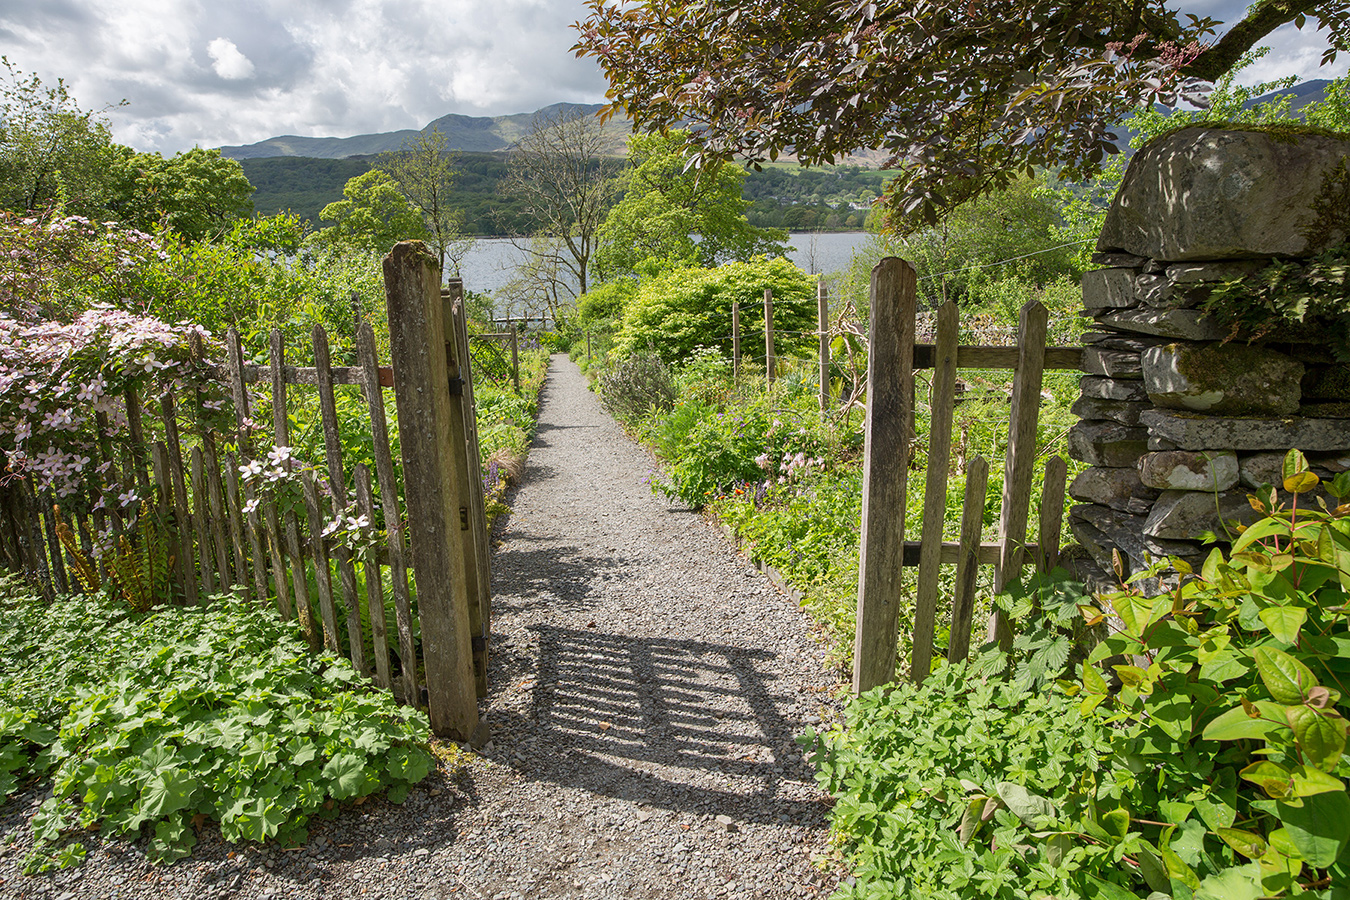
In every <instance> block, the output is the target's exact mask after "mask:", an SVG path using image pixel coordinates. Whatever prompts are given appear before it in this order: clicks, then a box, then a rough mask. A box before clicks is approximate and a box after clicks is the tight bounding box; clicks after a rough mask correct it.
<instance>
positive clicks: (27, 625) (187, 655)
mask: <svg viewBox="0 0 1350 900" xmlns="http://www.w3.org/2000/svg"><path fill="white" fill-rule="evenodd" d="M5 588H6V589H5V590H4V591H3V596H2V597H0V603H2V604H3V609H4V616H3V617H2V618H0V783H3V785H4V786H5V788H6V793H7V794H8V793H11V792H12V791H13V790H14V789H15V788H16V787H17V786H18V785H19V784H21V783H24V782H27V781H28V780H30V779H32V778H34V777H36V776H42V775H46V774H47V773H50V777H51V779H52V783H53V793H52V796H51V797H49V798H48V799H47V800H46V801H44V802H43V804H42V806H41V808H40V809H39V811H38V814H37V815H36V816H35V817H34V820H33V833H34V839H35V846H34V850H33V852H32V854H31V855H30V856H29V858H28V860H27V861H26V862H25V868H26V870H28V871H38V870H41V869H44V868H49V867H51V866H53V865H64V864H70V863H74V862H77V861H78V860H79V859H80V858H82V856H83V852H82V849H79V848H78V847H77V846H76V845H71V844H68V843H66V845H65V846H63V843H65V842H66V841H67V837H66V836H67V835H68V834H70V833H72V832H75V831H76V830H78V829H82V828H88V827H92V826H94V825H95V824H96V823H101V827H102V830H103V833H105V834H122V835H129V836H133V837H134V836H139V835H141V834H147V835H148V836H149V837H150V848H149V852H150V855H151V858H152V859H155V860H157V861H161V862H168V861H172V860H174V859H177V858H180V857H181V856H184V855H186V854H187V853H188V852H189V851H190V849H191V847H192V845H193V844H194V843H195V840H196V838H195V835H194V831H193V828H192V825H191V822H192V819H193V818H194V817H195V816H201V817H204V818H206V819H211V820H215V821H217V822H219V823H220V828H221V833H222V835H223V836H224V837H225V839H226V840H230V841H241V840H254V841H263V840H266V839H267V838H277V839H278V840H281V841H283V842H287V843H294V842H298V841H303V840H304V838H305V835H306V824H307V822H308V821H309V819H310V818H311V817H313V816H315V815H332V814H334V813H335V812H336V805H335V804H336V802H338V801H342V800H348V799H353V798H356V797H363V796H366V795H369V794H371V793H374V792H377V791H381V790H387V791H388V792H389V797H390V799H391V800H393V801H394V802H401V800H402V798H403V797H404V796H406V795H407V791H408V788H409V786H410V785H412V784H415V783H416V782H418V781H420V780H421V779H422V778H423V777H425V776H426V775H427V773H428V772H430V771H431V768H432V766H433V764H434V763H433V759H432V757H431V755H430V753H429V751H428V747H427V740H428V727H427V723H426V719H425V717H424V716H423V715H422V714H420V713H418V712H416V711H414V710H410V709H407V708H405V707H399V706H397V705H396V704H395V703H394V701H393V699H392V698H391V697H389V696H388V695H387V694H384V693H381V692H377V691H374V690H371V689H369V688H368V687H367V686H366V683H365V681H364V679H363V678H362V677H361V676H360V675H359V674H357V673H356V672H355V671H354V670H353V669H352V668H351V667H350V665H349V664H348V663H347V662H346V661H345V660H341V659H338V658H336V657H334V656H332V655H324V656H314V655H311V654H310V653H309V651H308V650H307V649H306V647H305V646H304V644H303V643H302V642H301V641H300V640H299V639H298V638H297V637H296V636H295V634H294V629H293V627H290V626H287V625H286V624H284V623H282V622H281V621H280V620H279V619H278V618H277V617H276V616H275V614H273V613H272V612H270V611H268V610H265V609H250V608H246V607H241V606H238V605H236V604H235V602H234V601H233V599H232V598H219V599H218V600H216V601H215V602H214V603H213V605H212V606H210V607H207V608H190V609H188V608H181V607H164V608H160V609H157V610H156V611H154V612H152V613H149V614H135V613H129V612H128V611H127V610H126V608H125V606H123V605H121V604H119V603H118V602H116V601H112V600H108V599H104V598H97V597H79V598H75V597H71V598H61V599H60V600H59V601H58V602H56V603H54V604H51V605H47V604H44V603H42V602H41V601H40V600H35V599H32V598H30V597H26V596H23V595H22V594H21V593H20V592H19V591H18V590H16V588H15V586H14V585H13V584H12V583H11V584H7V585H5Z"/></svg>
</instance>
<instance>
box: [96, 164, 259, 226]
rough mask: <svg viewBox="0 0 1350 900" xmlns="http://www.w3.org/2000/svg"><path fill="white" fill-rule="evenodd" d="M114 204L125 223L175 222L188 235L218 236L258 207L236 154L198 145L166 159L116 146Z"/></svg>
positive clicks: (146, 224) (149, 224)
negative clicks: (227, 155) (231, 156)
mask: <svg viewBox="0 0 1350 900" xmlns="http://www.w3.org/2000/svg"><path fill="white" fill-rule="evenodd" d="M117 149H118V150H119V151H120V153H119V157H120V158H119V160H118V162H117V164H116V165H115V166H114V167H113V168H114V173H113V176H112V181H113V184H114V187H113V189H112V191H111V196H110V198H109V201H108V207H109V210H110V211H111V212H112V213H113V215H114V216H115V217H116V218H117V219H119V220H120V221H121V222H122V223H123V224H124V225H130V226H132V227H135V228H139V229H141V230H142V231H153V230H154V229H155V228H157V227H166V228H171V229H173V230H174V231H176V232H178V233H179V234H181V235H182V236H183V237H185V238H187V239H188V240H204V239H215V238H218V237H220V236H221V235H223V234H225V233H226V232H227V231H229V230H230V227H231V226H232V225H233V224H234V222H235V221H236V220H237V219H240V218H243V217H246V216H249V215H251V214H252V212H253V202H252V201H251V200H250V199H249V196H250V195H251V194H252V193H253V185H252V184H250V183H249V180H248V178H247V177H246V176H245V175H244V169H243V167H242V166H240V165H239V162H238V161H237V160H233V159H225V158H224V157H223V156H221V155H220V151H219V150H203V149H202V148H201V147H194V148H192V149H191V150H188V151H185V152H183V153H177V154H175V155H173V156H172V157H170V158H169V159H165V158H164V157H162V156H160V155H159V154H158V153H135V152H134V151H132V150H131V148H129V147H119V148H117Z"/></svg>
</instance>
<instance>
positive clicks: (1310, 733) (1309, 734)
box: [1285, 706, 1345, 772]
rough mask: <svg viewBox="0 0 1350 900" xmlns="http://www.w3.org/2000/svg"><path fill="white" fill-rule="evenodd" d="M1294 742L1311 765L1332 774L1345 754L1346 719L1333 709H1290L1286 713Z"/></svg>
mask: <svg viewBox="0 0 1350 900" xmlns="http://www.w3.org/2000/svg"><path fill="white" fill-rule="evenodd" d="M1285 715H1287V716H1288V717H1289V727H1291V728H1293V729H1294V740H1295V741H1296V742H1297V743H1298V748H1299V749H1300V750H1302V751H1303V755H1304V757H1305V758H1306V759H1307V760H1308V762H1310V763H1312V764H1313V765H1314V766H1316V767H1317V768H1319V769H1321V770H1323V771H1325V772H1329V771H1331V770H1333V769H1335V768H1336V762H1337V761H1338V760H1339V759H1340V758H1341V753H1343V752H1344V751H1345V720H1344V719H1342V718H1341V717H1340V716H1339V715H1337V714H1336V713H1335V712H1333V711H1331V710H1320V709H1312V708H1310V707H1307V706H1291V707H1289V708H1288V709H1286V710H1285Z"/></svg>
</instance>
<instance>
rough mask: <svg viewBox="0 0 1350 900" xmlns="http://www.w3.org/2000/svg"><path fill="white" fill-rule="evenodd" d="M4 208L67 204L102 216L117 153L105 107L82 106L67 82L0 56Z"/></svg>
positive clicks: (0, 195) (0, 197)
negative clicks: (46, 78) (51, 81)
mask: <svg viewBox="0 0 1350 900" xmlns="http://www.w3.org/2000/svg"><path fill="white" fill-rule="evenodd" d="M0 65H3V66H4V68H5V74H4V80H3V84H0V209H4V210H8V211H10V212H16V213H24V212H28V211H29V210H42V209H46V208H48V207H51V206H55V205H57V204H63V205H64V207H65V209H66V211H67V212H70V213H74V214H77V215H87V216H92V217H97V218H102V217H103V216H102V212H103V210H104V208H105V204H106V202H107V199H108V172H109V170H110V168H111V166H112V163H113V160H114V157H115V155H116V154H115V151H114V147H113V143H112V133H111V131H110V130H109V128H108V122H107V120H106V119H104V118H102V112H105V111H106V110H103V111H94V110H85V109H81V108H80V107H79V105H78V104H77V103H76V102H75V98H74V97H72V96H71V95H70V91H69V90H68V89H67V87H66V83H65V81H64V80H62V79H57V82H56V85H55V86H54V87H49V86H47V85H44V84H43V83H42V80H41V79H40V78H39V77H38V76H37V75H36V74H26V73H24V72H22V71H20V70H19V69H18V68H17V67H15V65H14V64H13V63H12V62H10V60H9V58H8V57H0Z"/></svg>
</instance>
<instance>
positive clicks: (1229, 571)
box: [1082, 451, 1350, 898]
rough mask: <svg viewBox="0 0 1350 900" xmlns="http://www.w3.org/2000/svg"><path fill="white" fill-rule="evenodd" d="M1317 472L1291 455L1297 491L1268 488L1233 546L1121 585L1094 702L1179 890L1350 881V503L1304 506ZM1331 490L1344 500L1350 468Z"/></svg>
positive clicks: (1317, 886) (1263, 893) (1145, 830)
mask: <svg viewBox="0 0 1350 900" xmlns="http://www.w3.org/2000/svg"><path fill="white" fill-rule="evenodd" d="M1317 486H1318V478H1317V476H1316V475H1315V474H1313V473H1312V472H1310V471H1309V470H1308V465H1307V461H1306V460H1305V459H1304V457H1303V455H1302V454H1301V453H1299V452H1298V451H1291V452H1290V453H1289V455H1288V456H1287V457H1286V458H1285V467H1284V481H1283V488H1284V489H1285V490H1286V491H1288V492H1290V493H1291V494H1293V496H1294V500H1293V502H1292V503H1291V504H1290V506H1289V507H1288V508H1284V507H1282V506H1277V505H1275V503H1274V500H1275V498H1276V494H1275V492H1274V491H1270V492H1269V493H1268V494H1267V495H1266V498H1265V499H1264V500H1255V501H1254V502H1255V503H1256V504H1257V505H1258V506H1260V507H1261V508H1262V509H1263V511H1264V512H1265V513H1266V516H1265V518H1262V519H1261V520H1259V521H1258V522H1256V523H1255V524H1253V525H1251V526H1249V527H1248V528H1247V529H1246V530H1245V531H1243V533H1242V534H1241V535H1240V536H1239V538H1238V539H1237V540H1236V541H1235V542H1234V543H1233V547H1232V552H1231V555H1230V556H1229V557H1228V558H1227V559H1225V558H1224V556H1223V554H1222V553H1220V552H1219V551H1218V550H1215V551H1214V552H1213V553H1211V554H1210V556H1209V558H1208V559H1207V560H1206V562H1205V564H1204V566H1203V568H1202V570H1201V571H1200V572H1199V573H1193V575H1192V577H1190V578H1188V579H1187V580H1186V581H1185V583H1183V584H1182V585H1181V586H1179V587H1178V588H1177V589H1176V590H1174V591H1172V592H1170V593H1168V594H1163V595H1161V596H1158V597H1146V596H1143V595H1141V594H1140V593H1139V592H1137V591H1123V592H1120V593H1117V594H1114V595H1112V596H1110V597H1108V598H1106V599H1107V603H1108V604H1109V605H1110V608H1111V609H1112V611H1114V613H1115V615H1116V616H1117V617H1118V618H1119V620H1120V622H1121V623H1123V626H1124V628H1123V630H1122V631H1120V632H1118V633H1116V634H1113V635H1111V636H1110V637H1108V638H1107V639H1105V640H1104V641H1103V642H1102V643H1101V644H1100V645H1099V646H1098V647H1097V648H1096V649H1095V650H1094V651H1093V653H1092V654H1091V656H1090V657H1089V659H1088V665H1085V666H1084V668H1083V679H1082V690H1083V694H1084V699H1083V703H1082V707H1083V709H1085V710H1088V709H1093V708H1094V707H1096V708H1098V712H1099V713H1100V714H1102V715H1103V716H1104V717H1105V720H1106V721H1108V722H1111V723H1113V724H1115V726H1116V728H1117V731H1116V736H1115V738H1114V740H1113V744H1114V746H1115V752H1116V755H1117V757H1118V758H1119V759H1120V760H1121V763H1122V765H1126V766H1128V767H1129V770H1130V771H1132V772H1136V773H1138V776H1139V777H1138V779H1137V781H1136V782H1135V784H1134V785H1133V786H1132V787H1131V789H1130V792H1129V793H1130V798H1129V799H1130V804H1131V806H1132V808H1133V809H1134V810H1135V812H1134V813H1133V814H1132V815H1133V816H1135V817H1136V822H1132V823H1131V830H1130V835H1131V836H1132V837H1137V838H1138V840H1140V841H1142V842H1144V845H1146V846H1147V847H1148V848H1149V849H1150V852H1151V853H1152V854H1153V855H1155V856H1156V857H1157V858H1158V859H1161V861H1162V863H1163V870H1162V871H1161V872H1160V873H1159V877H1158V881H1159V882H1160V884H1159V886H1158V889H1159V890H1165V891H1168V892H1171V893H1172V895H1173V896H1191V894H1192V893H1193V894H1194V896H1195V897H1196V898H1201V897H1205V898H1211V897H1212V898H1219V897H1224V898H1256V897H1281V896H1286V895H1291V894H1298V893H1303V892H1309V891H1311V892H1312V895H1313V896H1324V897H1344V896H1347V894H1350V852H1348V851H1347V845H1350V794H1348V793H1347V790H1346V783H1345V781H1344V780H1343V779H1344V778H1346V777H1347V776H1350V760H1347V758H1346V757H1345V755H1344V750H1345V743H1346V719H1345V711H1346V705H1345V697H1344V690H1345V686H1346V684H1347V683H1350V621H1348V620H1347V619H1348V617H1347V612H1348V611H1350V610H1347V605H1346V599H1347V595H1348V594H1350V505H1343V506H1340V507H1339V508H1337V509H1335V510H1327V509H1325V508H1319V507H1317V506H1314V505H1313V504H1311V503H1308V502H1307V501H1306V497H1305V502H1304V503H1303V504H1302V506H1300V504H1299V502H1298V500H1299V498H1300V497H1304V495H1307V494H1308V493H1309V492H1311V491H1312V490H1314V489H1315V488H1316V487H1317ZM1328 488H1329V492H1330V493H1331V494H1332V495H1333V496H1335V497H1337V498H1339V499H1340V501H1342V502H1343V501H1344V500H1345V498H1346V497H1347V496H1350V475H1341V476H1338V477H1337V479H1336V480H1335V482H1334V483H1332V484H1331V485H1329V486H1328ZM1173 565H1176V566H1179V567H1180V568H1182V570H1183V571H1185V569H1186V567H1185V564H1184V563H1179V562H1178V561H1175V560H1174V561H1173ZM1100 615H1101V614H1100V613H1093V616H1094V617H1098V616H1100ZM1102 662H1112V663H1113V664H1112V665H1111V666H1110V668H1109V669H1108V670H1106V671H1105V672H1103V671H1102V670H1100V669H1098V668H1096V664H1099V663H1102ZM1108 679H1109V681H1108ZM1099 704H1100V706H1098V705H1099ZM1136 823H1138V824H1136Z"/></svg>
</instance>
